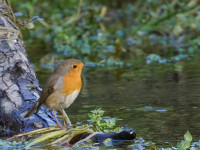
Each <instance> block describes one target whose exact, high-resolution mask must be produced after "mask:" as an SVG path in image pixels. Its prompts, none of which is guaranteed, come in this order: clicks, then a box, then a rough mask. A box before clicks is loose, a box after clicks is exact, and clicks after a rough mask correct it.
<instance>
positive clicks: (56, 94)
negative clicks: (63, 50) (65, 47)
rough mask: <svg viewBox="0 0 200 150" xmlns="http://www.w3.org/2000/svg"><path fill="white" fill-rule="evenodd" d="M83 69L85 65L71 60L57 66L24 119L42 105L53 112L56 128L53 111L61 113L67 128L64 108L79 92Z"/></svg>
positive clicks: (67, 118)
mask: <svg viewBox="0 0 200 150" xmlns="http://www.w3.org/2000/svg"><path fill="white" fill-rule="evenodd" d="M84 67H86V65H84V63H83V62H81V61H80V60H77V59H72V58H71V59H66V60H64V61H63V62H62V63H61V64H60V65H58V66H57V67H56V68H55V70H54V71H53V72H52V74H51V75H50V76H49V77H48V79H47V81H46V84H45V86H44V88H43V90H42V92H41V95H40V98H39V99H38V100H37V102H36V103H35V104H34V105H33V106H32V108H31V109H30V110H29V111H28V112H27V113H26V115H25V116H24V118H28V117H30V116H31V115H32V114H33V113H34V112H36V113H38V111H39V109H40V107H41V106H42V105H43V104H44V105H46V106H47V107H48V108H49V109H50V110H52V111H53V115H54V117H55V120H56V124H57V127H60V125H59V123H58V120H57V117H56V114H55V110H60V111H61V113H62V116H63V125H64V127H67V126H66V124H65V119H66V120H68V122H69V123H70V124H71V122H70V121H69V117H68V116H67V114H66V113H65V111H64V108H68V107H69V106H70V105H71V104H72V103H73V102H74V100H75V99H76V98H77V96H78V95H79V93H80V91H81V87H82V80H81V72H82V69H83V68H84Z"/></svg>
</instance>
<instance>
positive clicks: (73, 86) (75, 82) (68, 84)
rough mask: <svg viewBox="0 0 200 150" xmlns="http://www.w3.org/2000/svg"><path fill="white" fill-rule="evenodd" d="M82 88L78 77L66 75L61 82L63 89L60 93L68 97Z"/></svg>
mask: <svg viewBox="0 0 200 150" xmlns="http://www.w3.org/2000/svg"><path fill="white" fill-rule="evenodd" d="M81 87H82V81H81V77H80V76H76V75H73V74H68V75H65V76H64V80H63V89H62V93H63V94H64V95H70V94H72V93H73V92H74V91H75V90H79V91H80V90H81Z"/></svg>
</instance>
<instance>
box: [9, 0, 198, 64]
mask: <svg viewBox="0 0 200 150" xmlns="http://www.w3.org/2000/svg"><path fill="white" fill-rule="evenodd" d="M10 2H11V3H12V5H13V6H14V10H15V11H16V12H21V13H22V14H23V15H25V16H40V17H41V18H44V19H45V20H44V21H40V22H41V24H38V23H37V27H36V28H35V29H33V30H31V31H30V35H31V36H32V37H36V38H37V39H40V40H44V41H45V42H47V43H51V46H52V47H53V48H54V50H55V51H54V52H55V53H57V54H58V56H59V57H63V56H65V57H75V58H79V59H82V60H84V61H89V62H100V61H102V60H104V62H105V65H111V66H112V65H117V66H123V65H124V61H125V60H126V59H130V60H131V59H132V58H131V57H127V56H133V55H134V56H136V57H141V56H142V57H144V56H145V57H146V56H147V58H146V59H147V60H146V63H148V64H149V63H152V62H156V63H169V62H176V61H180V60H183V59H185V58H188V57H189V56H192V55H194V54H195V53H196V52H199V44H200V37H199V36H198V32H199V31H200V22H199V19H200V13H199V12H200V6H199V4H198V1H197V0H191V1H179V0H174V1H173V2H171V1H169V0H166V1H157V0H147V1H134V2H132V3H129V1H123V2H121V1H114V0H111V1H109V2H106V1H104V0H100V1H91V0H84V1H83V0H74V1H73V0H68V1H64V0H60V1H59V2H57V1H39V0H34V1H21V3H20V4H19V3H18V1H16V0H10ZM49 6H51V7H49ZM118 40H119V41H120V48H118V47H117V45H118V44H117V43H116V41H118ZM122 54H123V55H125V56H126V57H124V56H123V57H122ZM149 54H150V55H149ZM152 54H153V55H152ZM154 56H158V58H157V59H156V60H155V57H154ZM111 58H112V59H111ZM108 60H112V62H111V63H107V62H108ZM116 62H117V63H116ZM118 62H120V63H118ZM105 65H104V66H105Z"/></svg>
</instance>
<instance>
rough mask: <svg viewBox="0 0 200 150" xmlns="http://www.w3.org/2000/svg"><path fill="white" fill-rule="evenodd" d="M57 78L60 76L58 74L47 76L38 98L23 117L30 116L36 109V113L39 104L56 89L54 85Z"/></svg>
mask: <svg viewBox="0 0 200 150" xmlns="http://www.w3.org/2000/svg"><path fill="white" fill-rule="evenodd" d="M59 78H60V76H58V75H51V76H50V77H49V78H48V80H47V82H46V85H45V86H44V88H43V90H42V93H41V95H40V98H39V99H38V101H37V102H36V103H35V104H34V105H33V107H32V108H31V109H30V110H29V111H28V112H27V114H26V115H25V116H24V117H25V118H26V117H30V116H31V115H32V113H34V112H35V110H36V113H38V111H39V109H40V107H41V105H42V104H44V103H45V101H46V99H47V98H48V97H49V96H50V95H51V94H52V93H53V92H54V91H55V90H56V89H55V85H56V83H57V81H58V80H59Z"/></svg>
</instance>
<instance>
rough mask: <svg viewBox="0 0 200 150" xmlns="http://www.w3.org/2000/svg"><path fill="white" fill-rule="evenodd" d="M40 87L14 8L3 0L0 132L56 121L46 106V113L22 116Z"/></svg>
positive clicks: (0, 16)
mask: <svg viewBox="0 0 200 150" xmlns="http://www.w3.org/2000/svg"><path fill="white" fill-rule="evenodd" d="M40 91H41V88H40V86H39V83H38V80H37V78H36V75H35V72H34V70H33V68H32V66H31V64H30V62H29V60H28V58H27V54H26V51H25V45H24V43H23V41H22V36H21V33H20V30H19V28H18V27H17V25H16V22H15V17H14V14H13V12H12V9H11V7H10V5H9V3H8V2H7V0H0V126H1V128H0V130H2V132H0V134H2V135H0V136H5V135H12V134H16V133H19V132H27V131H31V130H34V129H37V128H42V127H48V126H50V125H52V124H55V121H52V120H54V119H53V116H52V114H51V113H48V109H47V108H45V107H44V106H42V108H41V111H43V113H38V114H33V115H32V116H31V117H30V118H24V117H23V116H24V115H25V113H26V112H27V110H28V108H29V107H31V106H32V105H33V104H34V102H35V101H36V100H37V99H38V97H39V93H40Z"/></svg>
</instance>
